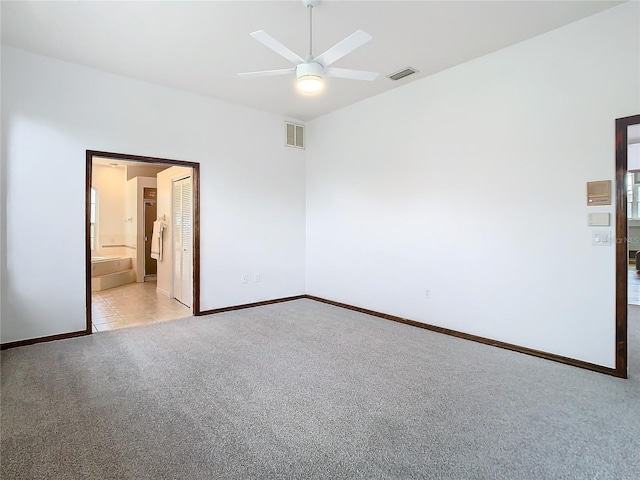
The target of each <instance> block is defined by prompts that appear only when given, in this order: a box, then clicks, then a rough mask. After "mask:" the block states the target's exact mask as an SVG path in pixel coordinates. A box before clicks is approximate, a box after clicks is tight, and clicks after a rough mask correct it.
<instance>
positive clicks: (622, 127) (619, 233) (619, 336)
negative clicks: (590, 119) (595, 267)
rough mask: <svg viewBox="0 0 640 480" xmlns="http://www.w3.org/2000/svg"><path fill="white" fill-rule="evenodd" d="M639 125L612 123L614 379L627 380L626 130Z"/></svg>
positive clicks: (627, 120) (639, 118) (637, 119)
mask: <svg viewBox="0 0 640 480" xmlns="http://www.w3.org/2000/svg"><path fill="white" fill-rule="evenodd" d="M638 123H640V115H632V116H630V117H624V118H617V119H616V137H615V138H616V200H615V202H616V213H615V215H616V368H615V375H616V376H617V377H621V378H627V376H628V370H627V367H628V366H627V353H628V348H627V327H628V325H627V302H628V292H627V288H628V285H627V283H628V282H627V280H628V278H627V277H628V270H629V248H628V224H627V188H626V177H627V166H628V158H627V154H628V146H627V145H628V138H627V128H628V127H629V126H630V125H635V124H638Z"/></svg>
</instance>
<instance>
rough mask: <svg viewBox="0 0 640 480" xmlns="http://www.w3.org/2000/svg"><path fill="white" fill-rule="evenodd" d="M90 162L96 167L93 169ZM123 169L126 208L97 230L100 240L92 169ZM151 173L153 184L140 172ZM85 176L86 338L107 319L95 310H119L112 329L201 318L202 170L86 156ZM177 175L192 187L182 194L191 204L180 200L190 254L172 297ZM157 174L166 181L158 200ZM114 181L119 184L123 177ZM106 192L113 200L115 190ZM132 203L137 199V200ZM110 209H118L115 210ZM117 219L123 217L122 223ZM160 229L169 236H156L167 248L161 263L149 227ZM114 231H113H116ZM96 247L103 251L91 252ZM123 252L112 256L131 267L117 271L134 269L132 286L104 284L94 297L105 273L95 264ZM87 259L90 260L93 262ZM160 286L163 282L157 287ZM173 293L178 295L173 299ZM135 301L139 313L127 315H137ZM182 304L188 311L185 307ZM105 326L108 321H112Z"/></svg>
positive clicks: (131, 158)
mask: <svg viewBox="0 0 640 480" xmlns="http://www.w3.org/2000/svg"><path fill="white" fill-rule="evenodd" d="M94 161H96V162H98V163H97V164H96V165H95V166H94ZM100 162H102V163H100ZM105 162H107V163H105ZM122 164H124V165H126V170H124V172H125V173H124V178H125V179H126V183H127V185H126V187H122V188H124V189H125V190H126V194H125V197H126V198H125V200H121V202H124V203H125V205H126V209H125V210H122V211H123V212H125V213H124V215H121V216H117V215H116V216H117V219H116V220H114V221H112V224H111V225H108V227H109V228H104V229H102V230H98V236H99V237H96V228H95V214H93V215H92V212H94V211H95V208H96V204H95V201H93V199H94V198H95V197H96V195H95V194H94V195H92V194H91V193H92V191H95V189H94V188H93V187H94V185H93V179H94V170H95V173H98V171H99V170H100V169H102V171H104V170H105V169H107V170H108V167H106V166H105V165H110V166H112V167H116V166H120V165H122ZM154 167H155V169H156V171H157V172H160V173H158V174H157V179H156V178H151V177H154V174H151V175H148V174H143V173H142V172H149V171H152V172H153V171H154ZM86 172H87V181H86V188H87V197H86V208H87V217H86V218H87V232H86V286H87V287H86V293H87V295H86V318H87V322H86V333H92V332H93V331H94V330H95V331H102V330H101V329H99V328H97V327H98V326H100V325H102V323H103V322H104V320H105V319H104V318H102V316H103V312H101V311H100V310H101V309H109V308H110V307H113V309H114V310H116V312H115V313H117V314H118V315H120V317H121V318H118V319H114V324H115V322H116V321H120V320H121V321H122V323H121V324H120V325H119V326H118V325H116V326H114V328H121V327H123V326H130V325H138V324H142V323H150V321H161V320H169V319H173V318H183V317H186V316H191V315H198V314H199V313H200V302H199V300H200V299H199V297H200V295H199V291H200V285H199V280H200V255H199V251H200V238H199V235H200V230H199V218H200V212H199V205H200V201H199V164H198V163H195V162H184V161H179V160H171V159H163V158H155V157H141V156H136V155H127V154H119V153H112V152H100V151H94V150H87V152H86ZM174 172H179V173H180V175H181V177H182V178H188V184H189V189H188V191H187V190H186V188H185V193H184V194H185V195H188V196H189V202H187V201H186V200H185V201H184V202H183V203H184V204H185V208H184V214H183V217H184V218H182V219H181V222H183V223H184V225H185V227H186V226H188V227H189V228H188V238H187V239H186V240H185V241H183V242H182V243H185V242H186V243H188V244H189V248H188V251H187V252H184V254H183V255H181V270H180V272H178V274H179V275H180V274H181V273H184V275H181V276H180V282H179V283H180V287H181V288H180V290H179V291H177V292H174V288H173V286H172V285H173V284H174V278H173V277H172V275H173V263H174V262H173V259H172V257H173V255H172V254H173V250H174V245H173V240H174V238H173V235H172V233H171V232H172V230H173V229H172V228H171V225H170V223H171V221H172V218H171V213H172V208H173V204H172V184H173V180H174V179H175V178H173V174H174ZM185 172H188V174H185ZM161 175H163V177H162V178H163V183H162V185H163V190H162V192H164V193H162V194H160V192H161V190H160V189H159V188H157V185H156V180H157V181H158V182H159V181H160V176H161ZM119 178H123V177H122V175H121V177H119ZM112 184H113V182H112ZM108 188H111V187H109V186H105V187H104V189H105V195H103V196H102V197H104V198H103V199H104V200H105V204H107V205H108V200H106V197H107V195H106V193H107V191H108ZM109 193H110V194H112V193H113V192H109ZM159 196H162V198H159ZM102 197H100V198H102ZM136 198H137V200H135V199H136ZM116 203H117V202H116ZM133 203H135V205H134V206H132V204H133ZM136 205H137V206H136ZM111 207H113V208H116V207H117V205H115V206H111ZM121 208H122V207H121ZM132 212H133V213H132ZM112 216H113V215H112ZM105 217H106V216H105ZM122 217H124V222H123V218H122ZM187 217H188V220H187ZM160 220H162V221H160ZM158 223H159V224H162V225H164V226H165V227H167V230H169V231H168V232H164V234H163V235H161V236H158V237H157V238H159V239H160V245H161V247H164V249H161V252H162V251H164V253H165V255H164V257H162V256H161V258H158V256H157V252H155V255H152V240H153V227H154V224H158ZM114 225H116V226H115V227H114ZM123 225H124V226H123ZM114 228H116V229H117V228H120V229H122V231H121V232H115V230H114ZM114 232H115V233H114ZM186 233H187V232H181V235H186ZM106 237H108V238H106ZM105 243H108V245H105ZM163 243H164V245H163ZM186 243H185V244H186ZM96 245H98V246H99V248H101V249H102V250H98V251H97V252H96V250H95V249H96ZM107 248H111V250H107ZM122 249H129V250H126V251H125V252H124V255H123V258H117V261H118V262H119V264H120V265H121V266H123V265H128V266H130V267H122V268H123V269H126V268H131V269H132V273H130V274H131V275H133V276H134V278H135V280H131V279H130V280H129V283H128V284H126V285H122V286H116V287H115V288H111V289H109V288H108V287H109V285H108V284H107V289H106V290H105V292H101V291H99V292H97V293H98V294H96V292H92V290H95V289H96V285H95V280H96V275H95V274H96V271H100V268H101V269H103V270H104V268H105V267H106V265H101V266H100V268H97V269H96V262H100V261H101V260H102V259H108V261H111V258H112V257H117V255H111V253H113V252H116V251H117V250H122ZM105 252H106V253H105ZM92 253H93V257H94V261H93V262H92ZM107 253H108V255H107ZM161 255H162V254H161ZM123 275H124V272H123ZM127 275H129V272H127ZM185 276H187V277H188V279H185ZM161 280H162V282H163V283H162V288H161V285H160V281H161ZM123 283H127V282H123ZM92 284H93V285H92ZM156 285H157V286H156ZM167 285H168V286H167ZM92 286H93V288H92ZM176 293H177V295H178V297H177V298H176ZM118 295H120V297H122V295H124V297H125V298H124V300H123V299H122V298H118ZM92 299H93V301H92ZM117 301H120V302H122V303H121V304H120V305H116V304H115V302H117ZM94 302H95V303H96V304H95V305H93V303H94ZM132 302H139V303H140V304H139V305H137V307H138V309H137V310H135V311H128V309H130V310H133V309H134V306H133V305H132ZM156 303H157V305H156ZM187 304H188V307H187V306H186V305H187ZM92 307H93V309H92ZM118 308H120V309H121V311H117V310H118ZM111 313H113V312H111ZM145 315H146V317H145ZM176 315H177V316H176ZM94 317H95V322H94ZM141 317H144V318H141ZM109 320H110V321H111V320H112V319H109ZM147 320H149V321H147ZM106 329H112V328H106Z"/></svg>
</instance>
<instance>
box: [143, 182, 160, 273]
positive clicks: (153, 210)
mask: <svg viewBox="0 0 640 480" xmlns="http://www.w3.org/2000/svg"><path fill="white" fill-rule="evenodd" d="M157 195H158V189H157V188H153V187H146V188H143V198H144V220H143V222H144V279H145V281H146V280H147V279H149V278H155V277H156V275H157V273H158V262H157V260H156V259H155V258H153V257H152V256H151V243H152V239H153V224H154V222H155V221H156V219H157V217H158V205H157V204H156V198H157Z"/></svg>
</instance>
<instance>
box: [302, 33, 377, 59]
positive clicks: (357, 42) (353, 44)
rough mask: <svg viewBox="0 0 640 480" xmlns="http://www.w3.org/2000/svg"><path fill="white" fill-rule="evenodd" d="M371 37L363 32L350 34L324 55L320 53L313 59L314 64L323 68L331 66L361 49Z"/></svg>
mask: <svg viewBox="0 0 640 480" xmlns="http://www.w3.org/2000/svg"><path fill="white" fill-rule="evenodd" d="M371 38H373V37H371V35H369V34H368V33H367V32H365V31H364V30H358V31H357V32H354V33H352V34H351V35H349V36H348V37H347V38H345V39H344V40H342V41H341V42H338V43H336V44H335V45H334V46H333V47H331V48H330V49H329V50H327V51H326V52H324V53H321V54H320V55H318V56H317V57H316V58H314V59H313V61H314V62H318V63H321V64H322V65H324V66H325V67H327V66H329V65H331V64H332V63H333V62H335V61H337V60H340V59H341V58H342V57H344V56H345V55H347V54H348V53H351V52H353V51H354V50H355V49H356V48H358V47H361V46H362V45H364V44H365V43H367V42H368V41H369V40H371Z"/></svg>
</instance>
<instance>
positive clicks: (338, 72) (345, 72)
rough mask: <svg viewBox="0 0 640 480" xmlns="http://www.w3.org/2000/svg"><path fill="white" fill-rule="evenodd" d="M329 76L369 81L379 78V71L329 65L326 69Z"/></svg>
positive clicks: (325, 72) (325, 71)
mask: <svg viewBox="0 0 640 480" xmlns="http://www.w3.org/2000/svg"><path fill="white" fill-rule="evenodd" d="M324 74H325V75H326V76H327V77H339V78H350V79H352V80H367V81H369V82H371V81H373V80H375V79H376V78H378V75H380V74H379V73H375V72H365V71H364V70H350V69H348V68H335V67H327V68H325V69H324Z"/></svg>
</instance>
